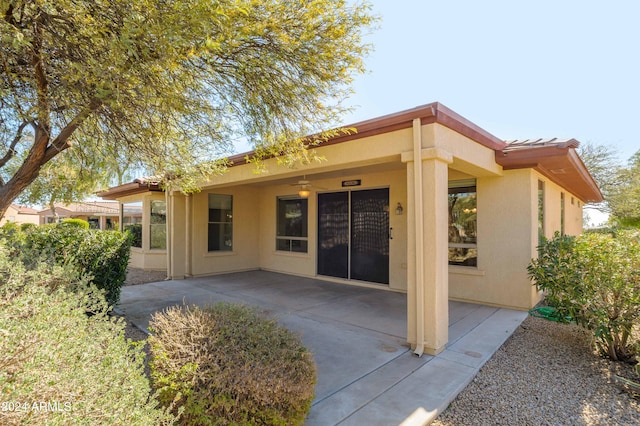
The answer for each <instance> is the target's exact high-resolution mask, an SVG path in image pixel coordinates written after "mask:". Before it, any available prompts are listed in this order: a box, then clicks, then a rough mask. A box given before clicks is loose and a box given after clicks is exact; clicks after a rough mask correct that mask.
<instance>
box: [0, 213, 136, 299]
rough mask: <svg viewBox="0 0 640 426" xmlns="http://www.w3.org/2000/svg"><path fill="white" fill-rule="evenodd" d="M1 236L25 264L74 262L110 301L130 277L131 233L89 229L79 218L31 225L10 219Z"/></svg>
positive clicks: (1, 229)
mask: <svg viewBox="0 0 640 426" xmlns="http://www.w3.org/2000/svg"><path fill="white" fill-rule="evenodd" d="M82 222H84V221H82ZM85 223H86V222H85ZM0 238H4V239H5V244H6V246H7V247H8V248H9V249H10V255H11V257H12V258H13V259H15V260H17V261H21V262H24V263H25V264H29V263H32V262H33V261H34V260H39V259H44V260H46V261H48V262H51V263H52V264H56V265H65V264H71V265H73V266H74V267H75V268H76V269H77V270H78V271H80V272H81V273H82V274H85V275H87V276H88V277H90V278H89V280H88V282H91V283H92V284H94V285H95V286H96V287H98V288H99V289H100V290H102V291H103V292H104V295H105V298H106V301H107V303H108V304H109V305H111V306H113V305H115V304H116V303H117V302H118V300H119V298H120V288H121V287H122V286H123V285H124V282H125V279H126V277H127V265H128V263H129V254H130V250H129V249H130V247H131V240H132V237H131V235H130V234H128V233H123V232H119V231H100V230H95V229H86V228H85V227H84V226H83V225H80V224H79V223H78V222H77V221H73V222H63V223H60V224H55V225H42V226H27V227H20V226H18V225H16V224H14V223H7V224H5V225H4V226H3V227H1V228H0Z"/></svg>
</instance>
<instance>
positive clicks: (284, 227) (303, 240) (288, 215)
mask: <svg viewBox="0 0 640 426" xmlns="http://www.w3.org/2000/svg"><path fill="white" fill-rule="evenodd" d="M307 228H308V200H307V199H306V198H300V197H278V199H277V224H276V250H278V251H289V252H296V253H306V252H307V250H308V230H307Z"/></svg>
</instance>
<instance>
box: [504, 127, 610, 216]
mask: <svg viewBox="0 0 640 426" xmlns="http://www.w3.org/2000/svg"><path fill="white" fill-rule="evenodd" d="M578 145H579V142H578V141H576V140H575V139H571V140H569V141H566V142H563V143H561V144H552V145H542V146H532V147H525V146H523V147H512V148H511V149H510V148H509V147H507V148H505V149H504V150H501V151H496V161H497V163H498V164H500V165H501V166H502V167H503V169H504V170H514V169H525V168H532V169H534V170H536V171H538V172H539V173H541V174H542V175H544V176H545V177H547V178H548V179H549V180H551V181H552V182H554V183H556V184H557V185H559V186H561V187H563V188H565V189H566V190H567V191H569V192H571V193H572V194H574V195H576V196H577V197H578V198H580V199H581V200H582V201H584V202H587V203H599V202H602V201H603V200H604V198H603V196H602V192H600V189H599V188H598V185H597V184H596V182H595V180H594V179H593V177H592V176H591V174H590V173H589V171H588V170H587V167H586V166H585V165H584V163H583V162H582V160H581V159H580V157H579V156H578V153H577V152H576V150H575V148H577V146H578Z"/></svg>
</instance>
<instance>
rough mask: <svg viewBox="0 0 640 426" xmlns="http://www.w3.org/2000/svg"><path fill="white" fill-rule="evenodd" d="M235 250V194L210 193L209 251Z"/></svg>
mask: <svg viewBox="0 0 640 426" xmlns="http://www.w3.org/2000/svg"><path fill="white" fill-rule="evenodd" d="M231 250H233V196H232V195H221V194H209V229H208V251H210V252H211V251H231Z"/></svg>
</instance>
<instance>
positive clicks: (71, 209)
mask: <svg viewBox="0 0 640 426" xmlns="http://www.w3.org/2000/svg"><path fill="white" fill-rule="evenodd" d="M54 207H55V212H54V211H53V210H52V209H51V208H46V209H43V210H40V211H39V212H38V215H39V216H40V224H41V225H43V224H47V223H57V222H59V221H61V220H63V219H82V220H86V221H87V222H89V226H90V227H91V228H92V229H103V230H106V229H119V228H120V225H119V222H118V220H119V218H120V213H119V209H120V207H119V203H118V202H114V201H86V202H79V203H69V204H64V203H56V204H54Z"/></svg>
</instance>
